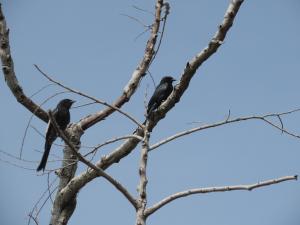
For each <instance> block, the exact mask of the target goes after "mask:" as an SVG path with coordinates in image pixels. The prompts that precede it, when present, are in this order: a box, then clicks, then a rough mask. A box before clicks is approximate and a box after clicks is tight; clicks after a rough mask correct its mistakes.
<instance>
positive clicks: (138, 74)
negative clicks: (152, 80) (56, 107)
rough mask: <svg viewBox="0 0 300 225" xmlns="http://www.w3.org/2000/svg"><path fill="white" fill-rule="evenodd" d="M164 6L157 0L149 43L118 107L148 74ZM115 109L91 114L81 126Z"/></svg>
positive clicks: (114, 104)
mask: <svg viewBox="0 0 300 225" xmlns="http://www.w3.org/2000/svg"><path fill="white" fill-rule="evenodd" d="M162 7H163V0H157V2H156V7H155V17H154V22H153V25H152V29H151V34H150V37H149V40H148V41H147V45H146V48H145V53H144V56H143V58H142V60H141V62H140V63H139V65H138V66H137V68H136V69H135V70H134V71H133V73H132V75H131V79H130V80H129V82H128V83H127V85H126V86H125V87H124V90H123V93H122V95H121V96H120V97H119V98H118V99H117V100H116V101H115V102H114V103H113V104H112V105H113V106H115V107H117V108H121V107H122V105H124V104H125V103H126V102H128V101H129V100H130V98H131V96H132V95H133V94H134V93H135V91H136V89H137V87H138V85H139V83H140V81H141V79H142V77H144V76H145V75H146V72H147V70H148V68H149V66H150V64H151V60H152V58H153V56H154V54H155V50H154V48H155V44H156V39H157V36H158V32H159V27H160V22H161V10H162ZM114 111H115V109H113V108H111V107H108V108H106V109H104V110H102V111H99V112H97V113H95V114H93V115H89V116H87V117H86V118H84V119H82V120H81V121H80V124H79V125H80V126H81V127H82V129H83V130H86V129H88V128H89V127H91V126H93V125H94V124H95V123H97V122H99V121H101V120H103V119H105V118H106V117H107V116H109V115H110V114H112V113H113V112H114Z"/></svg>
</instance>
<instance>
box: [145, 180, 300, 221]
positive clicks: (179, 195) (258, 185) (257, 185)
mask: <svg viewBox="0 0 300 225" xmlns="http://www.w3.org/2000/svg"><path fill="white" fill-rule="evenodd" d="M297 178H298V176H297V175H295V176H286V177H281V178H277V179H272V180H266V181H262V182H258V183H255V184H246V185H236V186H224V187H208V188H196V189H190V190H187V191H182V192H178V193H175V194H172V195H170V196H168V197H166V198H164V199H163V200H161V201H160V202H158V203H156V204H155V205H153V206H152V207H150V208H148V209H147V210H146V211H145V216H146V217H147V216H149V215H151V214H152V213H154V212H155V211H157V210H158V209H160V208H161V207H163V206H164V205H166V204H168V203H170V202H172V201H174V200H176V199H178V198H182V197H186V196H189V195H193V194H204V193H211V192H224V191H237V190H245V191H252V190H253V189H256V188H261V187H264V186H268V185H273V184H278V183H281V182H285V181H289V180H297Z"/></svg>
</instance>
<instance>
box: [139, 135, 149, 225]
mask: <svg viewBox="0 0 300 225" xmlns="http://www.w3.org/2000/svg"><path fill="white" fill-rule="evenodd" d="M145 133H146V134H145V137H144V140H143V145H142V151H141V159H140V167H139V174H140V181H139V186H138V193H139V197H138V199H137V210H136V225H146V217H145V209H146V206H147V191H146V187H147V183H148V178H147V161H148V150H149V138H150V135H149V133H148V132H147V130H146V131H145Z"/></svg>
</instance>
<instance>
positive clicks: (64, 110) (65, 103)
mask: <svg viewBox="0 0 300 225" xmlns="http://www.w3.org/2000/svg"><path fill="white" fill-rule="evenodd" d="M74 102H75V101H73V100H70V99H63V100H61V101H60V102H59V103H58V104H57V106H56V108H55V109H54V110H53V111H52V113H53V117H54V118H55V120H56V123H57V125H58V126H59V128H60V129H61V130H65V129H66V127H67V126H68V124H69V123H70V108H71V106H72V104H73V103H74ZM56 138H57V133H56V131H55V128H54V127H53V125H52V123H50V119H49V122H48V127H47V130H46V141H45V149H44V154H43V157H42V160H41V162H40V165H39V166H38V168H37V169H36V170H37V171H40V170H43V171H44V170H45V168H46V163H47V159H48V156H49V152H50V148H51V145H52V143H53V142H54V141H55V139H56Z"/></svg>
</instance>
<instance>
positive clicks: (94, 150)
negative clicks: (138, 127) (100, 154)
mask: <svg viewBox="0 0 300 225" xmlns="http://www.w3.org/2000/svg"><path fill="white" fill-rule="evenodd" d="M129 138H136V139H138V140H140V141H142V140H143V138H142V137H140V136H138V135H134V134H133V135H126V136H122V137H116V138H112V139H110V140H107V141H105V142H104V143H102V144H99V145H97V146H95V147H94V149H93V150H92V151H90V152H88V153H86V154H85V155H83V156H84V157H86V156H88V155H90V154H93V153H94V152H96V151H97V150H98V149H99V148H102V147H103V146H105V145H108V144H112V143H114V142H117V141H121V140H124V139H129Z"/></svg>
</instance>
